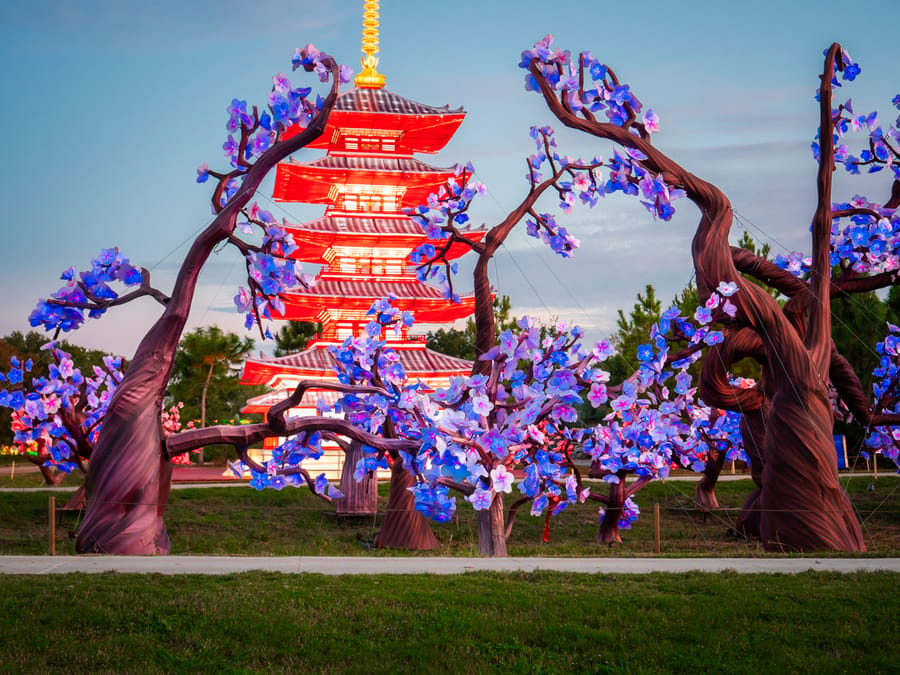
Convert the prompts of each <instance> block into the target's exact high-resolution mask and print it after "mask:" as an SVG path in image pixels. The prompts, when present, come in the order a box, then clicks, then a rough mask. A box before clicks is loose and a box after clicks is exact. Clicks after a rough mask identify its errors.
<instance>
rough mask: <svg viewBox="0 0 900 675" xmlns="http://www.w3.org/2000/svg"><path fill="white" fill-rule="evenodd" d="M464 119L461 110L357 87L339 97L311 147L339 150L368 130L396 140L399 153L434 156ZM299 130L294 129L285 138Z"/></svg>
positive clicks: (463, 113) (388, 92) (386, 91)
mask: <svg viewBox="0 0 900 675" xmlns="http://www.w3.org/2000/svg"><path fill="white" fill-rule="evenodd" d="M465 116H466V113H465V112H464V111H463V109H462V108H456V109H451V108H450V106H442V107H435V106H430V105H426V104H425V103H419V102H417V101H412V100H410V99H408V98H405V97H403V96H400V95H399V94H395V93H394V92H392V91H389V90H388V89H383V88H382V89H359V88H357V89H353V90H351V91H347V92H344V93H343V94H341V95H340V96H339V97H338V99H337V102H336V104H335V107H334V109H333V110H332V112H331V115H330V116H329V118H328V125H327V126H326V127H325V132H324V133H323V134H322V135H321V136H320V137H319V138H318V139H316V140H315V141H314V142H313V143H310V144H309V146H308V147H310V148H340V147H342V146H343V143H342V139H343V138H345V137H346V136H347V135H349V134H352V133H354V132H356V131H359V130H367V131H375V132H385V133H387V134H390V135H391V136H393V137H394V138H396V152H399V153H402V154H407V155H411V154H413V153H415V152H424V153H428V154H434V153H436V152H439V151H440V150H441V149H442V148H443V147H444V146H445V145H446V144H447V143H448V141H449V140H450V139H451V138H452V137H453V134H455V133H456V130H457V129H458V128H459V125H460V124H461V123H462V121H463V118H465ZM299 131H300V129H299V127H296V126H292V127H290V128H289V129H288V130H287V131H286V132H285V137H286V138H289V137H290V136H293V135H295V134H296V133H298V132H299Z"/></svg>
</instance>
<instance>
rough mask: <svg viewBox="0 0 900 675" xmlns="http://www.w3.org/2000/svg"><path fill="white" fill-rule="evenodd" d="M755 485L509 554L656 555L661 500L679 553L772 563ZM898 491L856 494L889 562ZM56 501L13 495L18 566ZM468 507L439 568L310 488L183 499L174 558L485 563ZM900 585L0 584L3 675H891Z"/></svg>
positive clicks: (874, 543) (877, 485)
mask: <svg viewBox="0 0 900 675" xmlns="http://www.w3.org/2000/svg"><path fill="white" fill-rule="evenodd" d="M25 480H26V479H23V478H22V477H19V478H17V479H15V482H16V483H17V484H18V485H22V484H23V482H24V481H25ZM27 480H32V479H30V478H29V479H27ZM20 481H23V482H20ZM750 486H751V484H750V482H749V481H747V480H742V481H736V482H727V483H722V484H721V485H720V488H719V489H718V490H717V494H718V497H719V501H720V503H721V504H722V506H723V509H722V510H721V511H718V512H716V513H712V514H709V515H706V516H704V515H703V514H701V513H699V512H698V511H696V510H695V509H693V507H692V500H691V494H692V489H693V486H692V484H690V483H681V482H675V481H670V482H668V483H658V484H651V485H650V486H648V487H647V488H646V489H645V490H643V491H642V492H641V493H639V495H638V501H639V503H640V504H641V508H642V510H643V514H642V516H641V518H640V519H639V520H638V522H637V524H636V526H635V527H634V528H633V529H632V530H628V531H624V532H623V539H624V542H623V543H622V544H620V545H618V546H616V547H613V548H610V547H607V546H599V545H597V544H596V543H594V536H595V535H596V529H597V513H596V509H595V508H590V507H588V506H583V507H581V508H578V509H570V510H568V511H565V512H563V513H562V514H561V515H560V516H559V517H557V518H555V519H553V520H552V521H551V530H550V542H549V543H543V542H542V541H541V533H542V530H543V518H532V517H530V516H528V515H527V514H524V515H522V516H520V518H519V519H518V520H517V522H516V527H515V529H514V531H513V536H512V537H511V539H510V547H509V548H510V554H511V555H515V556H523V555H543V556H616V557H628V556H643V555H652V554H653V550H654V534H653V505H654V504H655V503H658V504H660V512H661V540H662V555H669V556H684V555H688V556H705V555H716V556H761V555H771V554H766V553H764V552H763V551H761V550H760V548H759V547H758V546H757V545H756V544H755V543H753V542H745V541H743V540H741V539H737V538H735V537H733V536H731V535H729V534H728V529H729V527H731V526H732V525H733V521H734V518H735V517H736V515H737V511H736V509H737V507H739V506H740V504H741V503H742V501H743V498H744V495H745V494H746V493H747V492H748V491H749V490H750ZM870 486H871V489H870ZM386 487H387V486H382V488H381V492H380V505H381V507H382V508H383V507H384V504H385V498H386ZM898 488H900V480H898V479H897V478H896V477H894V476H888V477H882V478H879V479H878V480H877V481H873V480H872V479H866V478H862V479H853V480H851V481H849V483H848V489H849V492H850V494H851V497H852V499H853V501H854V503H855V504H856V506H857V508H858V510H859V513H860V518H861V520H862V522H863V528H864V532H865V535H866V540H867V542H868V544H869V549H870V554H871V555H878V556H895V555H897V554H898V550H900V489H898ZM49 494H50V493H47V492H39V493H0V554H42V553H45V552H46V550H47V546H48V531H49V525H48V497H49ZM65 499H67V495H59V494H58V495H57V500H58V503H59V504H62V503H63V502H64V501H65ZM459 506H460V508H459V509H458V514H457V516H456V517H455V518H454V519H453V520H452V521H451V522H449V523H446V524H443V525H437V524H436V525H435V526H434V527H435V532H436V533H437V535H438V537H439V539H440V540H441V542H442V548H441V550H439V551H436V552H433V553H407V552H402V551H384V550H375V551H372V550H370V548H369V542H370V541H371V539H372V537H373V536H374V534H375V532H376V531H377V528H378V525H379V522H380V519H381V516H379V517H377V518H371V517H369V518H337V517H336V516H335V515H334V511H333V508H332V507H330V506H329V505H327V504H325V503H324V502H322V501H320V500H318V499H316V498H315V497H313V496H312V495H310V493H309V491H308V490H306V489H285V490H283V491H281V492H275V491H266V492H256V491H254V490H252V489H250V488H247V487H232V488H205V489H186V490H177V491H175V492H173V494H172V501H171V504H170V507H169V509H168V511H167V515H166V522H167V524H168V527H169V530H170V533H171V535H172V542H173V553H175V554H194V555H198V554H199V555H225V554H232V555H385V556H390V555H456V556H471V555H476V552H477V547H476V542H475V539H474V532H475V527H474V517H473V513H472V510H471V509H470V508H468V505H465V504H460V505H459ZM57 517H58V523H59V528H58V537H57V551H58V552H59V553H73V552H74V540H73V539H71V538H70V536H69V535H70V533H72V534H73V533H74V532H75V531H76V530H77V527H78V515H77V514H62V513H60V514H57ZM898 582H900V575H898V574H890V573H877V574H850V575H836V574H828V573H811V572H810V573H804V574H798V575H739V574H736V573H731V572H726V573H723V574H700V573H691V574H681V575H675V574H651V575H637V576H632V575H628V576H614V575H578V574H566V573H553V572H537V573H506V574H498V573H490V572H479V573H470V574H465V575H460V576H432V575H407V576H394V575H383V576H341V577H334V576H323V575H314V574H300V575H282V574H263V573H259V572H256V573H246V574H239V575H229V576H217V577H201V576H173V577H170V576H161V575H119V574H102V575H60V576H51V577H36V576H0V631H2V635H3V640H0V672H11V673H12V672H15V673H45V672H115V673H157V672H190V673H193V672H213V671H221V672H225V673H241V672H273V673H276V672H302V671H307V672H316V673H318V672H326V673H327V672H360V673H369V672H379V673H380V672H384V673H395V672H399V673H406V672H427V673H431V672H452V673H456V672H462V673H494V672H496V673H696V672H716V673H719V672H723V673H724V672H727V673H754V674H756V673H769V672H778V673H782V672H784V673H791V672H797V673H847V672H849V673H857V672H865V673H892V672H897V664H898V663H900V649H898V647H897V641H896V638H895V636H896V634H897V631H898V629H900V625H898V624H900V618H898V617H900V600H898V594H897V593H896V587H897V584H898Z"/></svg>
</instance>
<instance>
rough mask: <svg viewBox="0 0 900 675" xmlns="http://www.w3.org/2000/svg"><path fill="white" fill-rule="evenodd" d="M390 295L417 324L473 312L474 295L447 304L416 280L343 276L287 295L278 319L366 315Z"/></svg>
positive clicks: (320, 280) (318, 281)
mask: <svg viewBox="0 0 900 675" xmlns="http://www.w3.org/2000/svg"><path fill="white" fill-rule="evenodd" d="M387 296H393V297H394V300H393V303H392V304H393V305H394V306H395V307H397V308H398V309H399V310H400V311H411V312H413V313H415V316H416V321H418V322H419V323H445V322H450V321H455V320H456V319H461V318H463V317H466V316H469V315H470V314H472V312H473V311H475V296H474V295H466V296H462V297H461V302H459V303H451V302H449V301H448V300H447V299H446V298H445V297H444V295H443V292H442V291H441V289H439V288H435V287H434V286H430V285H428V284H424V283H422V282H421V281H419V280H418V279H415V278H409V279H384V280H381V279H378V278H377V277H376V278H367V279H364V280H363V279H352V278H347V277H346V276H341V277H331V278H329V277H324V276H320V277H318V278H317V279H316V283H315V285H314V286H312V287H311V288H310V289H308V290H305V291H300V292H294V293H287V294H285V296H284V300H285V303H284V304H285V310H284V314H283V315H282V316H281V317H280V318H282V319H289V320H292V321H320V318H319V315H320V314H321V312H322V310H323V309H333V310H337V311H340V310H342V309H343V310H355V311H361V312H366V311H368V309H369V308H370V307H371V306H372V303H373V302H375V300H377V299H378V298H384V297H387Z"/></svg>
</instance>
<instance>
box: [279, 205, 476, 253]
mask: <svg viewBox="0 0 900 675" xmlns="http://www.w3.org/2000/svg"><path fill="white" fill-rule="evenodd" d="M285 229H287V231H288V232H289V233H290V234H291V235H292V236H293V237H294V242H295V243H296V244H297V245H298V249H297V250H296V251H295V252H294V253H293V254H292V255H291V257H293V258H296V259H297V260H300V261H303V262H311V263H317V264H327V263H330V262H331V261H332V260H333V259H334V257H335V255H336V253H335V249H336V248H338V249H340V248H348V247H358V248H369V247H373V248H374V247H384V248H387V249H393V250H405V251H407V253H406V254H405V257H406V258H407V259H406V262H407V264H411V263H410V261H409V260H408V255H409V253H411V252H412V250H413V249H414V248H416V247H417V246H419V245H420V244H422V243H424V242H425V241H426V238H425V235H424V233H423V232H422V228H421V227H420V226H419V225H418V224H417V223H416V222H415V221H413V220H412V219H411V218H409V217H408V216H406V215H399V214H387V213H386V214H365V215H358V214H355V213H348V214H337V213H334V212H331V213H329V214H328V215H325V216H322V217H321V218H317V219H316V220H313V221H310V222H307V223H302V224H291V223H288V224H287V225H286V226H285ZM485 234H486V230H470V231H468V232H464V233H463V236H465V237H466V239H468V240H469V241H475V242H477V241H481V240H482V239H483V238H484V236H485ZM434 244H435V246H441V245H442V243H441V242H434ZM470 250H471V249H470V247H469V246H468V245H466V244H463V243H459V242H455V243H453V244H451V246H450V249H449V251H448V252H447V254H446V257H447V259H448V260H454V259H456V258H458V257H460V256H462V255H465V254H466V253H468V252H469V251H470Z"/></svg>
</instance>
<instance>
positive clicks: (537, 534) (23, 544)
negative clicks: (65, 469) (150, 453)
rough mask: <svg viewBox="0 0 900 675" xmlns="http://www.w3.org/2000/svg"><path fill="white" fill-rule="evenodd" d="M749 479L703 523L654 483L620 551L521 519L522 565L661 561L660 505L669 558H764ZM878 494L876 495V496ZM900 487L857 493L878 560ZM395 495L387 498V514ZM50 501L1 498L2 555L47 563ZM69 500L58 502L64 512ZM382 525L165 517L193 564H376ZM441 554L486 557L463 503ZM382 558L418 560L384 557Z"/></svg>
mask: <svg viewBox="0 0 900 675" xmlns="http://www.w3.org/2000/svg"><path fill="white" fill-rule="evenodd" d="M751 485H752V484H751V483H750V481H749V480H741V481H735V482H723V483H721V484H720V485H719V488H718V489H717V494H718V497H719V502H720V504H721V505H722V507H723V508H722V510H720V511H717V512H715V513H711V514H703V513H700V512H699V511H697V510H696V509H694V508H693V505H692V490H693V485H692V484H691V483H685V482H676V481H669V482H667V483H652V484H650V485H649V486H647V487H646V488H645V489H644V490H642V491H641V492H640V493H638V497H637V501H638V502H639V504H640V506H641V509H642V514H641V517H640V518H639V519H638V521H637V523H636V525H635V527H634V528H633V529H631V530H626V531H623V532H622V538H623V542H622V544H619V545H617V546H615V547H612V548H610V547H608V546H600V545H598V544H596V543H595V541H594V537H595V535H596V532H597V522H598V519H597V510H596V507H595V506H591V505H590V504H585V505H581V506H579V507H577V508H574V507H573V508H570V509H568V510H567V511H564V512H563V513H562V514H560V515H559V516H557V517H555V518H553V519H551V521H550V523H551V527H550V541H549V542H548V543H544V542H542V540H541V535H542V531H543V525H544V519H543V518H534V517H531V516H530V515H529V514H528V513H527V511H526V512H524V513H522V514H520V515H519V517H518V518H517V520H516V524H515V527H514V529H513V534H512V536H511V538H510V540H509V552H510V555H514V556H527V555H542V556H635V555H652V554H654V553H655V538H654V527H653V526H654V518H653V505H654V504H655V503H659V505H660V516H661V517H660V530H661V554H662V555H669V556H681V555H689V556H709V555H715V556H756V555H769V554H766V553H764V552H763V551H762V550H761V548H760V547H759V546H758V545H757V544H756V543H755V542H747V541H744V540H743V539H739V538H735V537H734V536H731V535H730V534H729V528H731V527H732V526H733V524H734V520H735V518H736V517H737V509H738V508H739V507H740V505H741V503H742V502H743V499H744V497H745V495H746V494H747V493H748V492H749V491H750V490H751ZM870 486H871V489H869V488H870ZM898 488H900V479H898V478H897V477H896V476H886V477H882V478H879V479H878V480H877V481H874V480H872V479H869V478H854V479H851V480H850V481H849V483H848V490H849V492H850V494H851V497H852V499H853V501H854V504H855V505H856V507H857V509H858V510H859V514H860V519H861V521H862V522H863V529H864V534H865V537H866V542H867V546H868V548H869V555H876V556H896V555H898V552H900V489H898ZM386 496H387V486H386V485H382V486H381V489H380V501H379V505H380V508H382V509H383V508H384V506H385V504H386ZM48 497H49V493H0V554H5V555H10V554H32V555H34V554H42V553H45V552H47V550H48V548H49V518H48ZM67 498H68V496H67V495H64V494H57V495H56V500H57V505H58V506H62V504H63V503H64V502H65V500H66V499H67ZM78 518H79V515H78V514H70V513H59V514H58V529H57V541H56V546H57V552H58V553H62V554H65V553H74V539H73V538H72V536H71V535H74V533H75V531H77V528H78ZM381 518H382V516H378V517H375V518H373V517H361V518H338V517H336V516H335V515H334V510H333V507H331V506H330V505H328V504H326V503H325V502H323V501H321V500H319V499H317V498H316V497H314V496H313V495H311V494H310V493H309V491H308V490H307V489H305V488H301V489H295V488H286V489H284V490H282V491H280V492H277V491H272V490H268V491H264V492H257V491H255V490H253V489H251V488H248V487H229V488H204V489H186V490H176V491H173V493H172V499H171V503H170V505H169V508H168V510H167V512H166V523H167V526H168V528H169V532H170V534H171V537H172V552H173V553H175V554H184V555H188V554H190V555H371V554H372V553H373V552H372V551H371V550H370V542H371V540H372V539H373V537H374V535H375V533H376V532H377V530H378V527H379V525H380V522H381ZM434 530H435V533H436V534H437V536H438V538H439V539H440V541H441V543H442V547H441V549H440V550H438V551H435V552H431V553H427V554H426V553H414V554H412V555H454V556H472V555H477V542H476V540H475V524H474V513H473V511H472V509H471V508H470V507H469V505H468V504H465V503H464V502H460V503H459V505H458V509H457V515H456V516H455V517H454V518H453V520H452V521H451V522H449V523H445V524H434ZM375 554H376V555H410V554H409V553H406V552H402V551H376V552H375Z"/></svg>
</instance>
